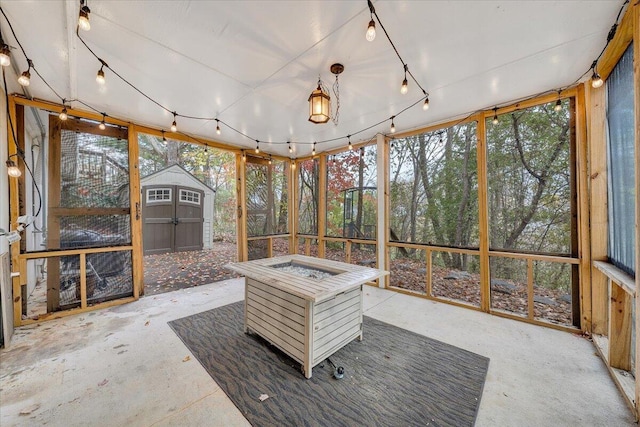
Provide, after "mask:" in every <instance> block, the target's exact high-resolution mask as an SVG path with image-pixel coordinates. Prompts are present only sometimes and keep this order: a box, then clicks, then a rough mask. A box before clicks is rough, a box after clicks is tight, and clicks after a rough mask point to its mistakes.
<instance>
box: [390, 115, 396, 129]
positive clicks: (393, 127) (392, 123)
mask: <svg viewBox="0 0 640 427" xmlns="http://www.w3.org/2000/svg"><path fill="white" fill-rule="evenodd" d="M393 119H394V117H391V133H396V124H395V123H394V122H393Z"/></svg>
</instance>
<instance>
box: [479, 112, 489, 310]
mask: <svg viewBox="0 0 640 427" xmlns="http://www.w3.org/2000/svg"><path fill="white" fill-rule="evenodd" d="M477 121H478V122H477V123H478V126H477V128H476V131H477V139H478V148H477V162H478V238H479V242H480V309H481V310H482V311H485V312H489V311H491V274H490V272H489V211H488V209H489V208H488V199H487V185H488V182H487V141H486V133H487V132H486V121H485V118H484V115H483V114H478V115H477Z"/></svg>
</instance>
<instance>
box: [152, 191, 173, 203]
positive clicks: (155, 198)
mask: <svg viewBox="0 0 640 427" xmlns="http://www.w3.org/2000/svg"><path fill="white" fill-rule="evenodd" d="M170 201H171V189H170V188H152V189H149V190H147V203H154V202H170Z"/></svg>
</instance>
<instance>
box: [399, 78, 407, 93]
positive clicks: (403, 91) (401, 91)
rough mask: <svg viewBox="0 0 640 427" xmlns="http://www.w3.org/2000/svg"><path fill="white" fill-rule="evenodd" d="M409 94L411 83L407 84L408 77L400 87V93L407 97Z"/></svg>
mask: <svg viewBox="0 0 640 427" xmlns="http://www.w3.org/2000/svg"><path fill="white" fill-rule="evenodd" d="M407 92H409V82H407V77H406V76H405V78H404V80H403V81H402V86H400V93H401V94H403V95H405V94H406V93H407Z"/></svg>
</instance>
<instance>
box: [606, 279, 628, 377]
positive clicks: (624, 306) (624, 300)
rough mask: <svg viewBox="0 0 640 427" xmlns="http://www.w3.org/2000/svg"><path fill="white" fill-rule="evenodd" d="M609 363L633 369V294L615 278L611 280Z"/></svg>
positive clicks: (619, 367)
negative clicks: (631, 351)
mask: <svg viewBox="0 0 640 427" xmlns="http://www.w3.org/2000/svg"><path fill="white" fill-rule="evenodd" d="M609 292H610V295H611V305H610V306H609V365H611V367H612V368H618V369H622V370H624V371H630V370H631V357H630V354H631V353H630V350H631V304H632V300H631V295H629V294H628V293H627V292H626V291H625V290H624V289H623V288H622V287H621V286H619V285H618V284H617V283H616V282H614V281H613V280H609Z"/></svg>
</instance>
